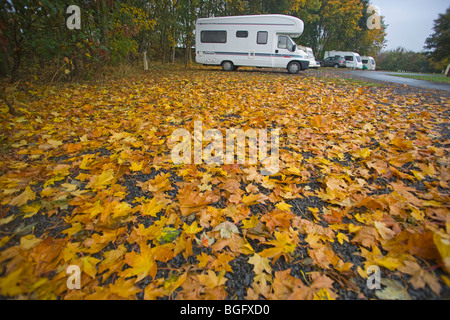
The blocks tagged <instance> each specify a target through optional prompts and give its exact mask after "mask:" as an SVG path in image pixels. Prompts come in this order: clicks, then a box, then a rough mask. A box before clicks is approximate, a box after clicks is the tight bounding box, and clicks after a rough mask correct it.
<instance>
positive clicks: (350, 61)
mask: <svg viewBox="0 0 450 320" xmlns="http://www.w3.org/2000/svg"><path fill="white" fill-rule="evenodd" d="M334 56H341V57H344V59H345V64H346V67H347V68H351V69H361V70H362V68H363V63H362V59H361V57H360V55H359V53H356V52H350V51H326V52H325V57H324V59H326V58H328V57H334Z"/></svg>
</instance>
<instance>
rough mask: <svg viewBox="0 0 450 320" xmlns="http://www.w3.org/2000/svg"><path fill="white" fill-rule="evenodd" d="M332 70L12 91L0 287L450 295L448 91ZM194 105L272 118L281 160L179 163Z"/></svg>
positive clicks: (266, 121) (42, 293)
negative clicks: (268, 172) (179, 141)
mask: <svg viewBox="0 0 450 320" xmlns="http://www.w3.org/2000/svg"><path fill="white" fill-rule="evenodd" d="M333 81H334V80H333V79H329V78H323V77H318V76H307V73H306V75H305V74H303V75H298V76H292V75H288V74H285V73H276V72H258V71H254V72H253V71H248V70H244V71H240V72H235V73H224V72H220V71H218V70H214V69H213V70H211V69H202V68H198V69H196V70H195V69H194V70H182V71H175V70H172V71H170V70H166V71H154V72H152V73H151V74H138V75H135V76H133V77H129V78H126V79H122V80H120V81H118V80H115V81H110V82H103V83H101V84H92V83H83V84H70V85H64V86H62V85H59V86H52V87H49V86H39V85H33V84H31V83H22V84H20V85H19V87H18V88H16V89H13V90H11V91H9V92H8V94H9V95H10V96H11V97H13V102H14V104H15V105H16V108H17V110H18V112H19V114H18V115H16V116H11V115H9V114H7V113H5V112H3V113H2V114H1V115H0V124H1V131H0V133H1V144H0V150H1V154H0V295H1V297H3V298H8V299H19V298H22V299H23V298H25V299H442V298H449V296H450V287H449V286H450V277H449V272H450V214H449V185H448V184H449V179H450V176H449V146H450V142H449V138H450V132H449V112H450V109H449V106H450V105H449V99H448V96H441V95H440V94H436V93H433V94H427V93H423V92H422V93H414V91H405V92H403V93H402V91H401V90H400V91H398V90H392V88H389V87H387V86H381V87H367V86H364V85H363V84H360V83H345V81H344V82H343V81H339V83H335V82H333ZM3 107H5V106H3ZM197 120H198V121H202V123H203V130H207V129H219V130H221V131H222V133H224V136H225V130H226V129H230V128H242V129H249V128H253V129H269V130H270V129H273V128H280V129H281V138H280V171H279V173H278V174H276V175H273V176H263V175H261V174H260V173H261V165H239V164H233V165H215V166H214V165H206V164H203V165H178V166H174V165H173V163H172V161H171V150H172V149H171V148H172V147H173V146H172V145H171V144H170V143H169V138H170V136H171V134H172V133H173V132H174V131H175V130H176V129H180V128H184V129H187V130H188V131H189V132H191V133H193V130H194V121H197ZM206 144H207V142H204V146H205V145H206ZM71 265H76V266H79V267H80V270H81V272H82V273H81V289H80V290H69V289H68V287H67V284H66V281H67V279H68V274H67V273H66V270H67V268H68V267H69V266H71ZM370 266H377V267H379V268H380V270H381V288H380V289H378V290H371V289H369V288H368V287H367V285H366V281H367V279H368V277H369V276H370V273H368V272H367V270H368V268H369V267H370Z"/></svg>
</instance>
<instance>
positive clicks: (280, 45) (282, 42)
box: [278, 36, 288, 49]
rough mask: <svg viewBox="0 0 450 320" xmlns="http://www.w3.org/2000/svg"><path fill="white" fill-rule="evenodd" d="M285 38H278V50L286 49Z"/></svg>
mask: <svg viewBox="0 0 450 320" xmlns="http://www.w3.org/2000/svg"><path fill="white" fill-rule="evenodd" d="M287 42H288V41H287V37H286V36H279V37H278V49H287Z"/></svg>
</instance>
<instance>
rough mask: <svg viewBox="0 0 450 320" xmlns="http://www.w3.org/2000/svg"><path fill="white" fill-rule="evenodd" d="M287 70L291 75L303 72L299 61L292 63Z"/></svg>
mask: <svg viewBox="0 0 450 320" xmlns="http://www.w3.org/2000/svg"><path fill="white" fill-rule="evenodd" d="M287 70H288V72H289V73H290V74H297V73H299V72H300V71H302V65H301V64H300V62H298V61H292V62H290V63H289V64H288V66H287Z"/></svg>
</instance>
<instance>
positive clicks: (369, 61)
mask: <svg viewBox="0 0 450 320" xmlns="http://www.w3.org/2000/svg"><path fill="white" fill-rule="evenodd" d="M361 59H362V63H363V69H365V70H375V69H376V68H377V63H376V62H375V59H374V58H372V57H366V56H363V57H361Z"/></svg>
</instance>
